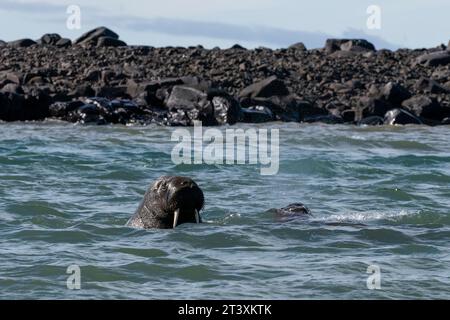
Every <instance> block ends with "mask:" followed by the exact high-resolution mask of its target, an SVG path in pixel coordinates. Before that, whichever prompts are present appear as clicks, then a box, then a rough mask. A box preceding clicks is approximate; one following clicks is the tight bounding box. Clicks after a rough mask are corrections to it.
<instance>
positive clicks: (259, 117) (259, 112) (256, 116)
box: [242, 106, 274, 123]
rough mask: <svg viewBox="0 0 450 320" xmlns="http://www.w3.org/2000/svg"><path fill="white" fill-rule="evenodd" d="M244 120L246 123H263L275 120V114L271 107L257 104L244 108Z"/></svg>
mask: <svg viewBox="0 0 450 320" xmlns="http://www.w3.org/2000/svg"><path fill="white" fill-rule="evenodd" d="M242 112H243V120H242V122H246V123H263V122H270V121H274V116H273V113H272V111H270V109H269V108H267V107H263V106H255V107H250V108H243V109H242Z"/></svg>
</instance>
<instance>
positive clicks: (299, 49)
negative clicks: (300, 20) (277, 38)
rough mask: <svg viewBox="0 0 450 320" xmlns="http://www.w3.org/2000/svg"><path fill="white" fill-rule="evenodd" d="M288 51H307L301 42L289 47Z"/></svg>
mask: <svg viewBox="0 0 450 320" xmlns="http://www.w3.org/2000/svg"><path fill="white" fill-rule="evenodd" d="M289 49H291V50H296V51H306V50H307V49H306V46H305V44H304V43H303V42H298V43H295V44H293V45H291V46H290V47H289Z"/></svg>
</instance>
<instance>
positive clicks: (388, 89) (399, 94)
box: [381, 82, 411, 105]
mask: <svg viewBox="0 0 450 320" xmlns="http://www.w3.org/2000/svg"><path fill="white" fill-rule="evenodd" d="M381 94H382V96H383V97H384V99H386V100H387V101H389V102H390V103H392V104H394V105H400V104H401V103H402V102H403V101H404V100H406V99H409V98H410V97H411V93H410V92H409V91H408V90H407V89H405V88H404V87H403V86H401V85H400V84H398V83H394V82H389V83H388V84H386V85H385V86H384V87H383V89H382V91H381Z"/></svg>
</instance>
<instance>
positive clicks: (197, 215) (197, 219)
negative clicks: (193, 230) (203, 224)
mask: <svg viewBox="0 0 450 320" xmlns="http://www.w3.org/2000/svg"><path fill="white" fill-rule="evenodd" d="M195 223H200V215H199V213H198V210H197V209H195Z"/></svg>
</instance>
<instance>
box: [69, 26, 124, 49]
mask: <svg viewBox="0 0 450 320" xmlns="http://www.w3.org/2000/svg"><path fill="white" fill-rule="evenodd" d="M102 37H108V38H112V39H119V35H118V34H117V33H115V32H114V31H112V30H110V29H108V28H106V27H98V28H95V29H93V30H90V31H88V32H86V33H85V34H83V35H82V36H81V37H79V38H78V39H77V40H75V42H74V43H75V44H80V45H82V44H90V43H93V44H95V45H97V43H98V40H99V38H102Z"/></svg>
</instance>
